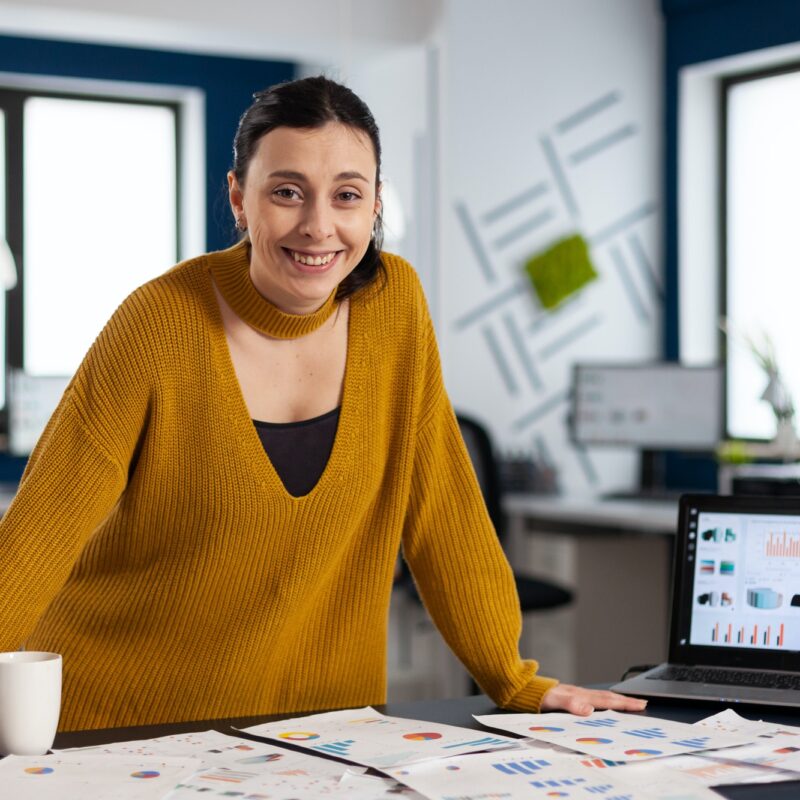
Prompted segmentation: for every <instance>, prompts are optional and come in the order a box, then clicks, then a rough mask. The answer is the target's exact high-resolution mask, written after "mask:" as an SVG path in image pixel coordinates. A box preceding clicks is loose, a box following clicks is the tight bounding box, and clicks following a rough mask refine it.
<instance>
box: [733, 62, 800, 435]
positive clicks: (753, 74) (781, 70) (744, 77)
mask: <svg viewBox="0 0 800 800" xmlns="http://www.w3.org/2000/svg"><path fill="white" fill-rule="evenodd" d="M794 72H800V60H792V61H787V62H783V63H780V64H776V65H772V66H769V67H761V68H758V69H753V70H748V71H745V72H738V73H735V74H730V75H725V76H723V77H721V78H720V79H719V84H718V119H719V125H718V134H719V140H718V147H717V157H718V162H717V175H718V180H719V185H718V191H719V195H718V199H719V205H718V208H719V216H718V231H717V248H718V249H717V253H718V258H719V269H718V272H719V295H718V303H719V306H718V308H719V313H720V316H721V318H722V319H727V318H728V288H729V278H728V133H729V97H730V90H731V88H732V87H734V86H736V85H738V84H742V83H749V82H751V81H757V80H763V79H766V78H775V77H778V76H780V75H787V74H790V73H794ZM718 347H719V351H718V352H719V360H720V363H721V364H722V370H723V381H722V421H723V431H724V433H725V436H726V437H727V438H734V437H732V436H731V431H730V427H729V424H728V423H729V419H728V400H729V393H728V386H729V381H728V336H727V335H726V333H725V331H724V330H722V328H721V327H720V330H719V333H718ZM735 438H736V439H737V440H739V441H744V442H754V443H755V442H758V443H761V442H765V441H768V440H765V439H756V438H752V437H747V438H744V437H741V436H737V437H735Z"/></svg>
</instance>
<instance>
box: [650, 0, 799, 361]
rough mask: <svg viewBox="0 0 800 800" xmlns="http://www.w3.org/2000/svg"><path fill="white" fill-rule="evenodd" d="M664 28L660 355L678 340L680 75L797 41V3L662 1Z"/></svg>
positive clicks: (668, 353)
mask: <svg viewBox="0 0 800 800" xmlns="http://www.w3.org/2000/svg"><path fill="white" fill-rule="evenodd" d="M661 8H662V10H663V12H664V20H665V28H666V65H665V67H666V69H665V74H666V86H665V98H664V100H665V105H664V108H665V125H666V128H665V133H666V162H665V173H664V188H665V197H664V211H665V214H664V219H665V226H666V228H665V237H664V243H665V253H664V257H665V286H666V313H665V315H664V324H665V330H664V350H665V352H664V357H665V358H667V359H670V360H672V359H677V358H678V354H679V352H680V350H679V340H678V223H677V219H678V71H679V70H680V69H681V67H685V66H687V65H689V64H697V63H699V62H701V61H710V60H711V59H715V58H723V57H725V56H732V55H736V54H738V53H746V52H749V51H750V50H760V49H762V48H765V47H773V46H775V45H780V44H788V43H790V42H796V41H800V0H661Z"/></svg>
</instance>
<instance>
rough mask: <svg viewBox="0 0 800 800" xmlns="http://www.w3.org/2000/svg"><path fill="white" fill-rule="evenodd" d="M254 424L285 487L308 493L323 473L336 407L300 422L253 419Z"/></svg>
mask: <svg viewBox="0 0 800 800" xmlns="http://www.w3.org/2000/svg"><path fill="white" fill-rule="evenodd" d="M253 424H254V425H255V426H256V430H257V431H258V435H259V437H260V439H261V444H263V445H264V450H266V452H267V455H268V456H269V460H270V461H271V462H272V466H273V467H275V471H276V472H277V473H278V476H279V477H280V479H281V481H283V485H284V486H285V487H286V491H287V492H289V494H290V495H292V496H293V497H302V496H303V495H306V494H308V493H309V492H310V491H311V490H312V489H313V488H314V487H315V486H316V485H317V481H318V480H319V479H320V477H322V473H323V472H324V471H325V466H326V465H327V463H328V459H329V458H330V455H331V450H332V449H333V440H334V439H335V438H336V427H337V425H338V424H339V409H338V408H334V409H333V411H329V412H328V413H327V414H323V415H322V416H319V417H313V418H312V419H304V420H301V421H300V422H261V421H260V420H256V419H254V420H253Z"/></svg>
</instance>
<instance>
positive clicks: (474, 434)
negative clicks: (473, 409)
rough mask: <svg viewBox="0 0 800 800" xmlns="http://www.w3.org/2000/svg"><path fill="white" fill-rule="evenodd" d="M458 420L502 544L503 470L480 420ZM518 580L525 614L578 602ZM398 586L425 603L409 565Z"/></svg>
mask: <svg viewBox="0 0 800 800" xmlns="http://www.w3.org/2000/svg"><path fill="white" fill-rule="evenodd" d="M456 419H457V420H458V425H459V427H460V428H461V435H462V437H463V439H464V444H465V445H466V447H467V452H468V453H469V455H470V458H471V459H472V464H473V467H474V469H475V474H476V475H477V477H478V483H479V485H480V487H481V491H482V492H483V497H484V501H485V503H486V508H487V510H488V512H489V517H490V519H491V520H492V523H493V524H494V528H495V530H496V531H497V536H498V538H499V539H500V542H501V544H502V542H503V538H504V534H505V531H506V517H505V514H504V513H503V508H502V487H501V483H500V469H499V465H498V462H497V459H496V458H495V454H494V449H493V447H492V441H491V439H490V438H489V434H488V432H487V431H486V428H485V427H484V426H483V425H482V424H481V423H480V422H478V421H477V420H475V419H472V418H471V417H468V416H466V415H464V414H456ZM514 580H515V581H516V584H517V594H519V602H520V608H521V610H522V613H523V614H524V613H526V612H528V611H543V610H545V609H551V608H558V607H560V606H565V605H567V604H568V603H571V602H572V600H573V599H574V597H573V593H572V592H571V591H570V590H569V589H565V588H563V587H562V586H559V585H558V584H555V583H553V582H551V581H549V580H542V579H540V578H534V577H531V576H528V575H521V574H518V573H517V572H515V573H514ZM398 583H399V584H400V585H402V586H403V588H404V589H405V590H406V591H407V592H408V593H409V595H410V596H411V597H412V598H413V599H414V600H416V602H418V603H421V601H420V599H419V595H418V594H417V590H416V586H415V585H414V581H413V580H412V578H411V575H410V573H409V571H408V567H407V566H406V564H405V562H403V566H402V574H401V576H400V578H399V579H398Z"/></svg>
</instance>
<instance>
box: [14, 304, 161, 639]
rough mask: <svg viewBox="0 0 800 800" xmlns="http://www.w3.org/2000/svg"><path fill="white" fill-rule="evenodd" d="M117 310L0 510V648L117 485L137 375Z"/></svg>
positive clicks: (58, 578) (128, 443)
mask: <svg viewBox="0 0 800 800" xmlns="http://www.w3.org/2000/svg"><path fill="white" fill-rule="evenodd" d="M125 316H126V315H125V313H124V312H121V311H118V312H117V314H115V316H114V317H113V318H112V320H111V321H110V322H109V323H108V325H107V326H106V328H105V329H104V330H103V332H102V333H101V334H100V336H99V337H98V339H97V340H96V341H95V343H94V344H93V345H92V347H91V349H90V350H89V352H88V353H87V355H86V357H85V359H84V361H83V363H82V364H81V366H80V367H79V368H78V371H77V372H76V374H75V376H74V377H73V379H72V381H71V382H70V384H69V386H68V387H67V389H66V391H65V393H64V395H63V397H62V399H61V402H60V403H59V405H58V407H57V408H56V410H55V412H54V413H53V415H52V417H51V418H50V421H49V422H48V424H47V427H46V428H45V430H44V432H43V433H42V435H41V437H40V438H39V441H38V442H37V444H36V447H35V449H34V451H33V453H32V454H31V457H30V459H29V460H28V464H27V466H26V468H25V472H24V474H23V476H22V480H21V481H20V485H19V490H18V491H17V494H16V496H15V498H14V500H13V502H12V503H11V506H10V507H9V509H8V511H7V512H6V513H5V514H4V515H3V518H2V520H0V594H2V596H3V608H2V612H1V613H0V650H15V649H18V648H19V647H21V646H22V645H23V644H24V642H25V639H26V638H27V637H28V635H29V634H30V632H31V630H32V629H33V627H34V626H35V624H36V622H37V620H38V619H39V617H40V616H41V614H42V613H43V612H44V610H45V609H46V608H47V606H48V605H49V603H50V601H51V600H52V599H53V598H54V597H55V595H56V594H57V592H58V591H59V589H60V588H61V587H62V585H63V584H64V582H65V581H66V579H67V577H68V576H69V573H70V571H71V570H72V567H73V565H74V564H75V562H76V560H77V559H78V556H79V555H80V552H81V549H82V548H83V546H84V544H85V543H86V542H87V541H88V539H89V538H90V537H91V535H92V533H93V532H94V530H95V529H96V528H97V526H98V525H99V524H100V523H101V522H102V521H103V519H104V518H105V517H106V516H107V514H108V513H109V511H110V510H111V509H112V508H113V507H114V505H115V504H116V502H117V500H118V499H119V497H120V494H121V493H122V491H123V489H124V487H125V485H126V482H127V476H128V467H129V464H130V462H131V459H132V456H133V452H134V450H135V447H136V442H137V439H138V437H139V436H140V434H141V430H142V426H143V422H144V418H145V409H146V381H145V380H144V379H143V376H142V375H141V374H138V375H137V364H136V359H131V358H130V357H129V356H128V355H127V352H126V351H127V347H126V346H125V341H126V338H127V337H126V331H125V330H124V328H123V329H121V324H122V323H123V322H124V318H125ZM127 333H129V331H128V332H127Z"/></svg>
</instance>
